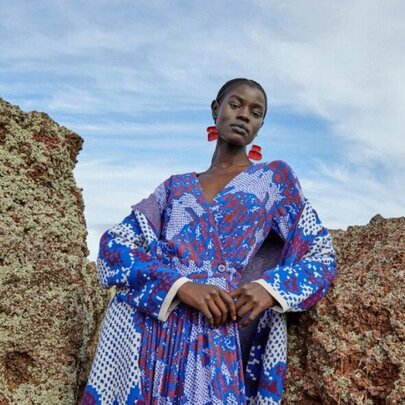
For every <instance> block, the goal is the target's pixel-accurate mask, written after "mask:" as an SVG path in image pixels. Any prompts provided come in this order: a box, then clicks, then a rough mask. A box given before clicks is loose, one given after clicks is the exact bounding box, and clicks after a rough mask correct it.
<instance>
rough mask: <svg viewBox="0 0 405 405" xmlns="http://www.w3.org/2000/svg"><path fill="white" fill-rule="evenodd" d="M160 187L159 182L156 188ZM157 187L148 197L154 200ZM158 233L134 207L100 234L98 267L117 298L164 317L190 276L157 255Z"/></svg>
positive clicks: (103, 281)
mask: <svg viewBox="0 0 405 405" xmlns="http://www.w3.org/2000/svg"><path fill="white" fill-rule="evenodd" d="M161 189H162V186H161V185H160V186H159V187H158V188H157V189H156V190H157V191H158V192H159V191H161ZM156 190H155V192H154V193H153V194H152V195H151V196H150V197H149V198H151V199H152V200H154V201H156V195H157V194H156V193H157V191H156ZM159 198H160V199H159V203H160V207H161V208H164V206H163V203H162V200H161V194H159ZM151 236H152V238H151ZM158 236H159V235H156V234H155V229H154V228H153V227H152V226H150V222H149V220H148V218H147V217H146V216H145V215H144V214H143V213H142V212H140V211H138V210H136V209H133V210H132V211H131V213H130V214H129V215H128V216H127V217H126V218H124V220H123V221H122V222H121V223H119V224H117V225H115V226H113V227H112V228H110V229H108V230H107V231H106V232H104V234H103V235H102V237H101V240H100V249H99V254H98V257H97V270H98V276H99V281H100V285H101V286H102V287H103V288H110V287H112V286H116V287H117V296H118V298H119V299H121V300H123V301H125V302H127V303H128V304H130V305H131V306H133V307H136V308H137V309H139V310H140V311H142V312H144V313H146V314H147V315H149V316H152V317H155V318H158V319H159V320H161V321H165V320H166V319H167V318H168V316H169V314H170V312H171V311H172V310H173V309H174V307H175V306H176V305H177V304H178V303H179V300H178V299H177V298H175V297H176V294H177V290H178V289H179V288H180V287H181V286H182V285H183V284H184V283H185V282H187V281H190V280H189V279H187V278H186V277H182V276H181V275H180V274H179V273H177V271H176V270H175V269H174V268H172V267H171V266H170V264H167V263H163V262H162V261H161V260H160V259H159V258H158V257H157V255H156V253H155V252H156V249H154V246H155V245H156V242H157V239H158Z"/></svg>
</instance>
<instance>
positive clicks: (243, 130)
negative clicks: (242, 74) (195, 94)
mask: <svg viewBox="0 0 405 405" xmlns="http://www.w3.org/2000/svg"><path fill="white" fill-rule="evenodd" d="M265 107H266V100H265V98H264V95H263V93H262V92H261V91H260V90H259V89H258V88H257V87H251V86H249V85H247V84H238V85H235V86H233V87H231V88H230V89H229V90H228V91H227V92H226V94H225V95H224V97H223V99H222V101H221V102H220V104H219V105H218V103H217V102H216V101H214V103H213V104H212V116H213V117H214V120H215V125H216V127H217V130H218V134H219V136H220V137H221V138H222V139H223V140H225V141H226V142H229V143H232V144H234V145H238V146H245V145H248V144H249V143H251V142H252V141H253V139H254V137H255V136H256V135H257V133H258V132H259V129H260V128H261V126H262V125H263V118H264V117H263V115H264V111H265Z"/></svg>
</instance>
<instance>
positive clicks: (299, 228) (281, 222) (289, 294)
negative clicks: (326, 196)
mask: <svg viewBox="0 0 405 405" xmlns="http://www.w3.org/2000/svg"><path fill="white" fill-rule="evenodd" d="M273 177H274V181H275V183H276V184H277V187H278V189H279V191H280V194H279V195H280V196H281V198H280V199H279V201H278V203H277V204H276V210H275V213H274V215H273V217H272V229H273V230H275V231H276V232H277V233H278V234H279V236H280V237H281V238H282V239H283V240H284V248H283V251H282V252H281V255H280V256H281V258H280V260H279V264H278V265H277V266H276V267H275V268H271V269H268V270H265V271H264V272H263V274H262V276H261V278H260V279H259V280H255V282H257V283H259V284H261V285H262V286H263V287H264V288H266V290H267V291H268V292H269V293H270V294H271V295H272V296H273V297H274V298H275V299H276V300H277V301H278V304H279V305H276V306H273V307H272V309H273V310H275V311H277V312H287V311H303V310H306V309H309V308H310V307H312V306H313V305H314V304H315V303H316V302H318V301H319V300H320V299H321V298H322V297H323V296H324V295H325V294H326V293H327V291H328V289H329V286H330V284H331V282H332V281H333V279H334V277H335V276H336V254H335V251H334V249H333V245H332V239H331V235H330V233H329V231H328V229H327V228H326V227H325V226H323V224H322V222H321V220H320V219H319V216H318V214H317V212H316V211H315V209H314V208H313V207H312V205H311V203H310V202H309V201H308V200H307V199H306V198H305V197H304V195H303V192H302V189H301V186H300V183H299V181H298V179H297V177H296V175H295V173H294V172H293V170H292V169H291V167H290V166H288V165H287V164H286V163H285V162H283V161H277V164H276V165H275V171H274V176H273Z"/></svg>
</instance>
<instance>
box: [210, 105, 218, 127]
mask: <svg viewBox="0 0 405 405" xmlns="http://www.w3.org/2000/svg"><path fill="white" fill-rule="evenodd" d="M211 113H212V118H213V120H214V122H216V120H217V115H218V101H217V100H212V103H211Z"/></svg>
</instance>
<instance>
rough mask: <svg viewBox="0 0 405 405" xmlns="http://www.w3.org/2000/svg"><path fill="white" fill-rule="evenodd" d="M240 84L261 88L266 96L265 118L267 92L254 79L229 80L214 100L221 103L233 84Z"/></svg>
mask: <svg viewBox="0 0 405 405" xmlns="http://www.w3.org/2000/svg"><path fill="white" fill-rule="evenodd" d="M238 84H247V85H248V86H250V87H256V88H257V89H259V90H260V91H261V92H262V93H263V96H264V101H265V106H264V113H263V119H264V117H265V116H266V112H267V94H266V92H265V91H264V89H263V87H262V86H261V85H260V84H259V83H257V82H256V81H254V80H251V79H245V78H243V77H238V78H236V79H232V80H229V81H227V82H226V83H225V84H224V85H223V86H222V87H221V88H220V89H219V91H218V94H217V97H216V99H215V100H214V101H216V102H217V103H218V104H221V101H222V99H223V98H224V96H225V94H226V93H227V92H228V90H230V89H231V88H232V87H233V86H235V85H238Z"/></svg>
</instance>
